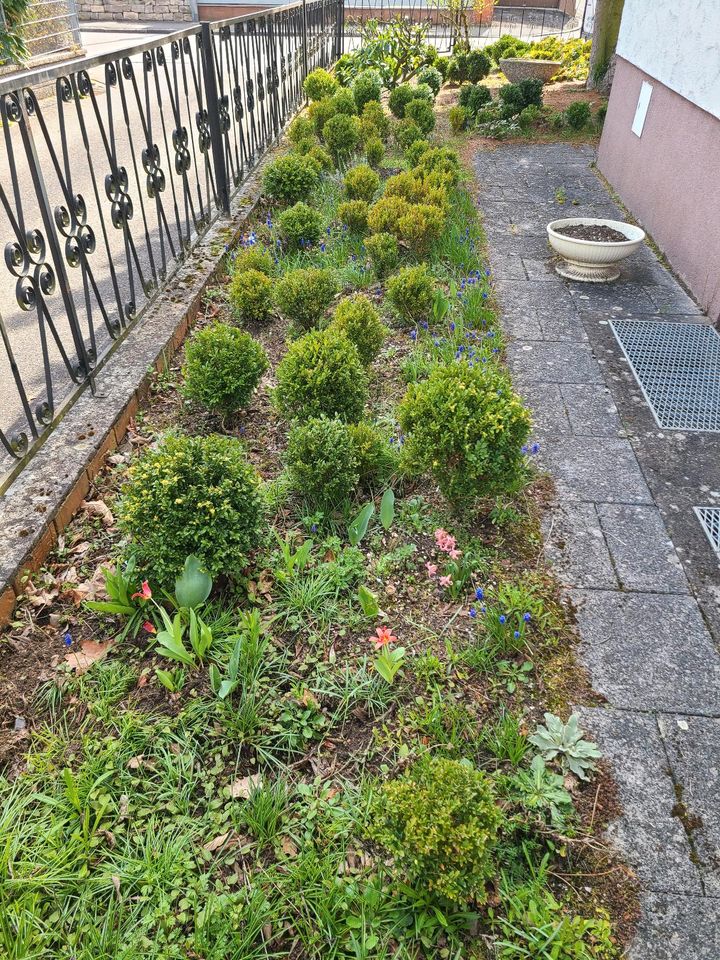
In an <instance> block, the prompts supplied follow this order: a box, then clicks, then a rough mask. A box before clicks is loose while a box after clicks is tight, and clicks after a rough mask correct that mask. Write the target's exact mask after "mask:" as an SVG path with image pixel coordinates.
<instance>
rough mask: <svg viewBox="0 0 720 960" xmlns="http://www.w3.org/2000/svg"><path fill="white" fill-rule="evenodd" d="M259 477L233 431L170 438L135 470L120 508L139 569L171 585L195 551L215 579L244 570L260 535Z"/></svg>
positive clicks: (132, 468)
mask: <svg viewBox="0 0 720 960" xmlns="http://www.w3.org/2000/svg"><path fill="white" fill-rule="evenodd" d="M261 517H262V500H261V496H260V482H259V478H258V476H257V474H256V472H255V470H254V469H253V468H252V466H251V465H250V464H249V463H248V460H247V457H246V455H245V448H244V447H243V445H242V443H240V441H239V440H235V439H233V438H231V437H220V436H216V435H210V436H205V437H202V436H201V437H187V436H182V435H169V436H167V437H166V438H165V439H164V440H163V441H162V442H161V443H160V444H159V446H158V447H157V448H156V449H150V450H146V451H145V453H144V454H143V455H142V456H141V457H140V459H139V460H138V462H137V463H136V464H135V465H134V466H132V467H131V468H130V471H129V478H128V482H127V484H126V485H125V487H124V488H123V492H122V497H121V499H120V504H119V508H118V520H119V524H120V527H121V529H122V530H123V531H124V532H125V533H126V534H127V535H128V537H129V538H130V540H131V546H132V550H133V552H134V553H135V555H136V556H137V560H138V566H139V568H140V569H141V570H142V571H143V572H144V573H145V574H146V575H147V578H148V579H149V580H150V581H151V583H152V582H155V583H157V584H158V585H160V586H165V587H171V586H172V584H173V582H174V580H175V578H176V577H177V576H178V575H179V573H180V571H181V570H182V568H183V564H184V563H185V559H186V558H187V557H188V556H190V554H193V555H194V556H196V557H197V558H198V559H199V560H200V563H201V564H202V566H203V567H204V568H205V569H206V570H207V572H208V573H209V574H210V576H212V577H217V576H219V575H220V574H229V575H237V574H239V573H240V572H241V571H242V570H243V568H244V567H245V566H246V565H247V560H248V553H249V551H250V550H251V549H252V547H253V546H254V545H255V544H256V543H257V541H258V535H259V531H260V522H261Z"/></svg>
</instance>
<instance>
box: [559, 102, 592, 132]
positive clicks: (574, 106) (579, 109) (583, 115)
mask: <svg viewBox="0 0 720 960" xmlns="http://www.w3.org/2000/svg"><path fill="white" fill-rule="evenodd" d="M591 118H592V111H591V109H590V104H589V103H588V102H587V101H586V100H576V101H575V102H574V103H571V104H570V105H569V106H568V107H566V108H565V120H566V121H567V125H568V126H569V127H570V128H571V129H572V130H583V129H584V128H585V127H587V125H588V124H589V123H590V119H591Z"/></svg>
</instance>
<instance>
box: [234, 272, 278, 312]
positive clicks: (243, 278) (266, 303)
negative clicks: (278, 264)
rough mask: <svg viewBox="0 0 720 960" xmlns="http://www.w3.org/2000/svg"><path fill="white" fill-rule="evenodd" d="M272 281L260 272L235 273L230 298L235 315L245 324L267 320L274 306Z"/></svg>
mask: <svg viewBox="0 0 720 960" xmlns="http://www.w3.org/2000/svg"><path fill="white" fill-rule="evenodd" d="M272 286H273V285H272V281H271V280H270V278H269V277H268V276H267V275H266V274H264V273H260V271H259V270H255V269H253V268H249V269H247V270H242V271H241V272H240V273H237V272H235V273H234V274H233V277H232V280H231V281H230V289H229V298H230V305H231V307H232V310H233V313H234V314H235V316H236V317H237V318H238V320H241V321H243V322H247V321H249V320H266V319H267V317H268V315H269V314H270V307H271V305H272Z"/></svg>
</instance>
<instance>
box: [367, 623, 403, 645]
mask: <svg viewBox="0 0 720 960" xmlns="http://www.w3.org/2000/svg"><path fill="white" fill-rule="evenodd" d="M375 634H376V636H374V637H368V643H374V644H375V649H376V650H380V648H381V647H387V646H388V644H391V643H397V637H396V636H394V635H393V632H392V630H391V629H390V627H378V628H377V629H376V630H375Z"/></svg>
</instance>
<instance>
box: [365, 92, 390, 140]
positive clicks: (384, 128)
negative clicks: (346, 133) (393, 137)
mask: <svg viewBox="0 0 720 960" xmlns="http://www.w3.org/2000/svg"><path fill="white" fill-rule="evenodd" d="M362 117H363V120H367V121H369V122H370V123H371V124H372V125H373V126H374V127H375V129H376V130H377V132H378V134H379V135H380V138H381V139H382V140H387V137H388V134H389V133H390V119H389V117H388V115H387V114H386V113H385V111H384V110H383V107H382V104H381V103H378V102H377V100H370V101H369V102H368V103H366V104H365V106H364V107H363V112H362Z"/></svg>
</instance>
